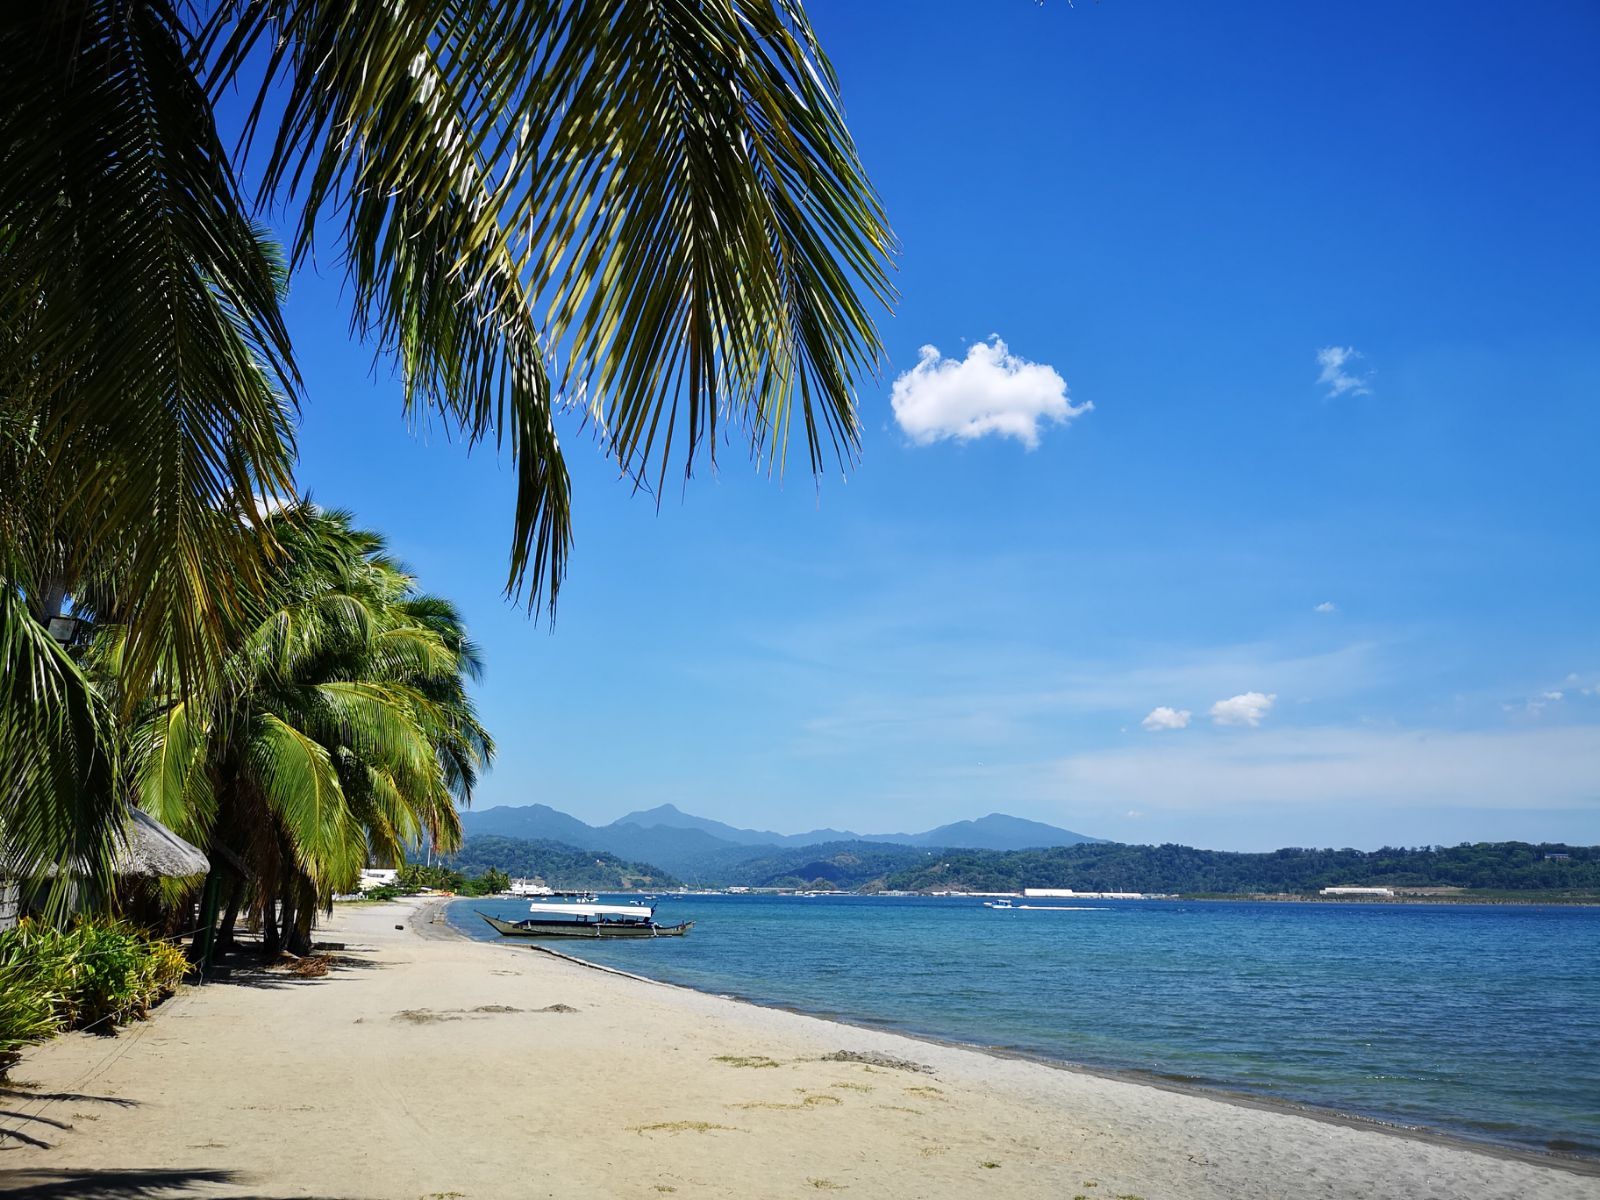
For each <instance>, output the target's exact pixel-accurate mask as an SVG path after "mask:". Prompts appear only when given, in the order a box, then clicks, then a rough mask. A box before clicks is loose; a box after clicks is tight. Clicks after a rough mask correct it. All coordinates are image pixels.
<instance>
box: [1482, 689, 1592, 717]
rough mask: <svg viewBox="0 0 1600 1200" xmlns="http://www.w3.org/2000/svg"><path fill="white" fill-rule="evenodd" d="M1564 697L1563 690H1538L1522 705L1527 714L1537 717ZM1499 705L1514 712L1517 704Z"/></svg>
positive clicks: (1565, 696) (1565, 695)
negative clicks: (1538, 691) (1535, 694)
mask: <svg viewBox="0 0 1600 1200" xmlns="http://www.w3.org/2000/svg"><path fill="white" fill-rule="evenodd" d="M1580 690H1581V689H1580ZM1566 698H1567V694H1566V693H1565V692H1559V691H1554V690H1551V691H1544V692H1540V693H1539V694H1538V695H1537V696H1529V697H1528V700H1527V702H1526V703H1525V704H1524V705H1523V706H1522V707H1523V709H1524V711H1526V712H1527V713H1528V715H1529V716H1534V717H1537V716H1538V715H1539V714H1540V713H1542V712H1544V710H1545V709H1547V708H1549V707H1550V706H1551V705H1552V704H1560V703H1561V702H1562V701H1563V700H1565V699H1566ZM1501 707H1502V708H1504V709H1505V710H1506V712H1515V711H1516V710H1517V706H1516V705H1514V704H1504V705H1501Z"/></svg>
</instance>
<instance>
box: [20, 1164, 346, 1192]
mask: <svg viewBox="0 0 1600 1200" xmlns="http://www.w3.org/2000/svg"><path fill="white" fill-rule="evenodd" d="M244 1182H247V1180H246V1179H245V1178H244V1177H243V1176H241V1175H240V1174H239V1172H237V1171H228V1170H220V1169H212V1168H197V1169H185V1168H172V1169H165V1168H155V1169H136V1170H105V1171H91V1170H74V1169H62V1170H57V1171H49V1170H16V1171H0V1192H3V1193H5V1194H6V1195H7V1196H10V1197H11V1200H180V1198H181V1197H184V1196H204V1195H209V1194H212V1189H213V1188H215V1187H218V1186H223V1185H234V1186H237V1185H239V1184H241V1183H244ZM237 1200H274V1198H272V1197H269V1196H268V1195H266V1194H265V1193H262V1194H259V1195H252V1196H248V1197H244V1196H241V1197H238V1198H237ZM309 1200H335V1198H333V1197H311V1198H309Z"/></svg>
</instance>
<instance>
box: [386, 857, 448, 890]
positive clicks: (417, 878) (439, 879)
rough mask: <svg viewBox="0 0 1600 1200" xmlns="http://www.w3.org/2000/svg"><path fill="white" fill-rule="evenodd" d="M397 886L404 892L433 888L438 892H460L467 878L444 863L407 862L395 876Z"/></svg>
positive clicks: (401, 865) (402, 864)
mask: <svg viewBox="0 0 1600 1200" xmlns="http://www.w3.org/2000/svg"><path fill="white" fill-rule="evenodd" d="M394 883H395V886H396V887H397V888H399V889H400V890H401V891H402V892H415V891H419V890H420V889H422V888H432V889H433V890H434V891H436V892H459V891H461V890H462V888H463V886H465V884H466V876H465V875H463V874H462V873H461V872H460V871H456V870H452V869H451V868H450V867H447V866H445V865H443V864H442V863H438V864H434V865H431V866H430V865H429V864H427V863H419V862H407V863H401V864H400V873H399V874H398V875H396V876H395V881H394Z"/></svg>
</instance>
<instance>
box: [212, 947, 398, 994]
mask: <svg viewBox="0 0 1600 1200" xmlns="http://www.w3.org/2000/svg"><path fill="white" fill-rule="evenodd" d="M328 957H329V959H330V960H331V961H330V964H329V967H328V970H327V973H326V974H323V975H297V974H295V972H293V971H291V970H286V969H284V968H274V967H269V966H268V965H267V964H265V963H262V962H254V963H224V964H222V965H220V966H218V967H216V968H215V969H214V970H213V972H212V974H211V976H210V978H208V979H207V980H206V985H207V986H212V985H215V984H223V985H225V986H228V987H246V988H266V989H269V990H279V989H282V988H293V987H304V986H309V985H312V984H322V983H333V982H335V981H337V980H338V978H339V976H341V975H344V974H348V973H350V972H352V971H355V972H359V971H381V970H383V969H384V968H385V967H386V966H388V964H387V963H381V962H374V961H372V960H371V959H365V958H354V957H350V956H348V955H343V954H332V955H329V956H328Z"/></svg>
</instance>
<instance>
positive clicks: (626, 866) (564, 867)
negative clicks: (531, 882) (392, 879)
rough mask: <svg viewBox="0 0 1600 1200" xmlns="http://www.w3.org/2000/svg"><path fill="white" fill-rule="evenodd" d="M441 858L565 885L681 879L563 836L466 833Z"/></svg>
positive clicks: (618, 887) (642, 884)
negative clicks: (563, 840) (577, 844)
mask: <svg viewBox="0 0 1600 1200" xmlns="http://www.w3.org/2000/svg"><path fill="white" fill-rule="evenodd" d="M440 861H441V862H443V863H445V864H446V865H447V866H449V867H450V868H451V869H453V870H456V871H460V872H461V873H462V874H463V875H481V874H483V872H485V871H486V870H488V869H489V868H490V867H495V868H498V869H499V870H502V871H504V872H505V873H506V874H507V875H510V876H512V877H513V878H517V879H542V880H544V881H545V883H547V884H548V885H550V886H551V887H553V888H557V889H561V890H573V891H577V890H584V891H608V892H609V891H627V890H629V889H631V888H663V887H675V886H677V883H678V881H677V880H676V879H674V878H673V877H672V876H671V875H669V874H667V873H666V872H665V871H663V870H662V869H661V868H660V867H654V866H651V865H650V864H649V863H636V862H627V861H625V860H623V859H620V858H618V857H617V856H616V855H614V854H607V853H605V852H604V851H602V850H578V849H576V848H574V847H572V846H566V845H563V844H562V843H560V842H550V841H529V840H526V839H524V838H507V837H494V836H492V835H489V834H485V835H483V836H482V837H469V838H467V839H466V840H465V841H464V842H462V843H461V849H460V850H458V851H456V852H455V853H454V854H450V855H445V856H443V857H442V858H441V860H440Z"/></svg>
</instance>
